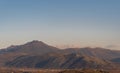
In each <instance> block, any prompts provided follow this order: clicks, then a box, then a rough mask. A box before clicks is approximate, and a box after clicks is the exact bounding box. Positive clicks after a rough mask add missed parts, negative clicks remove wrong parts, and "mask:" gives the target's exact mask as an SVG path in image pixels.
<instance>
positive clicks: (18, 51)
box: [0, 40, 120, 68]
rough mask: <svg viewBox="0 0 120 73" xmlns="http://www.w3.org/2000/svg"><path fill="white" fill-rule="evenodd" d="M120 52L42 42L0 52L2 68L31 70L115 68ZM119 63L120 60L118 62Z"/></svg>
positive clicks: (29, 43) (34, 42)
mask: <svg viewBox="0 0 120 73" xmlns="http://www.w3.org/2000/svg"><path fill="white" fill-rule="evenodd" d="M119 58H120V51H116V50H108V49H104V48H90V47H85V48H68V49H59V48H56V47H53V46H50V45H47V44H45V43H44V42H42V41H36V40H34V41H31V42H28V43H26V44H23V45H17V46H14V45H13V46H10V47H8V48H6V49H2V50H0V66H2V67H3V66H5V67H29V68H113V67H116V64H117V67H118V66H119V64H118V63H116V61H115V59H119ZM117 61H119V60H117Z"/></svg>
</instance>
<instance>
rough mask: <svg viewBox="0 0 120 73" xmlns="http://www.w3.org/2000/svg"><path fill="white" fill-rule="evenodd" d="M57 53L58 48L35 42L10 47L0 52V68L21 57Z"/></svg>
mask: <svg viewBox="0 0 120 73" xmlns="http://www.w3.org/2000/svg"><path fill="white" fill-rule="evenodd" d="M57 51H59V49H58V48H56V47H53V46H49V45H47V44H45V43H43V42H41V41H36V40H35V41H32V42H28V43H26V44H23V45H17V46H10V47H8V48H6V49H2V50H0V66H3V65H4V63H5V62H7V61H11V60H13V59H15V58H17V57H19V56H21V55H41V54H46V53H50V52H57Z"/></svg>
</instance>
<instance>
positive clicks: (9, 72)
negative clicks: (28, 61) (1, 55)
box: [0, 68, 109, 73]
mask: <svg viewBox="0 0 120 73" xmlns="http://www.w3.org/2000/svg"><path fill="white" fill-rule="evenodd" d="M0 73H109V72H107V71H102V70H93V69H81V70H75V69H74V70H72V69H71V70H56V69H55V70H54V69H16V68H0Z"/></svg>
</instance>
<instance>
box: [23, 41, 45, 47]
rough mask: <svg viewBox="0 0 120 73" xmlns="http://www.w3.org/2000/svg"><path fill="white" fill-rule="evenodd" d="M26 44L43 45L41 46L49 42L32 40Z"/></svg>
mask: <svg viewBox="0 0 120 73" xmlns="http://www.w3.org/2000/svg"><path fill="white" fill-rule="evenodd" d="M25 45H41V46H43V45H47V44H45V43H44V42H42V41H38V40H33V41H31V42H28V43H26V44H25Z"/></svg>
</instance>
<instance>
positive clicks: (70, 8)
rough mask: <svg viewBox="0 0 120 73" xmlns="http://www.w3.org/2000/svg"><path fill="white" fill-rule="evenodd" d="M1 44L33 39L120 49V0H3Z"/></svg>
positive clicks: (69, 44) (1, 1) (61, 44)
mask: <svg viewBox="0 0 120 73" xmlns="http://www.w3.org/2000/svg"><path fill="white" fill-rule="evenodd" d="M0 10H1V11H0V48H4V47H8V46H10V45H16V44H18V45H20V44H24V43H26V42H29V41H31V40H39V41H43V42H45V43H47V44H50V45H53V46H58V47H71V46H73V47H88V46H90V47H104V48H110V49H114V50H115V49H117V50H120V32H119V31H120V1H119V0H99V1H98V0H0Z"/></svg>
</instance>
